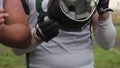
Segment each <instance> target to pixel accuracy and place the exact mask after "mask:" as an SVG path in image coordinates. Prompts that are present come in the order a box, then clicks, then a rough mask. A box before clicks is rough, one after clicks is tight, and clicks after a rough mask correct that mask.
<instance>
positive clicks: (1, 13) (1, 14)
mask: <svg viewBox="0 0 120 68" xmlns="http://www.w3.org/2000/svg"><path fill="white" fill-rule="evenodd" d="M5 17H8V13H4V9H0V24H2V23H3V22H4V21H5Z"/></svg>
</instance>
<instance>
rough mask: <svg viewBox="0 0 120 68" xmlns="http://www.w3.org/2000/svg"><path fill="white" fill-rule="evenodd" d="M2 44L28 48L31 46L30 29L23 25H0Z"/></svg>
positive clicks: (0, 40)
mask: <svg viewBox="0 0 120 68" xmlns="http://www.w3.org/2000/svg"><path fill="white" fill-rule="evenodd" d="M0 32H1V33H0V43H3V44H5V45H6V46H9V47H16V48H26V47H28V46H29V45H30V38H31V37H30V32H29V28H28V27H26V26H24V25H23V24H13V25H4V24H2V25H0Z"/></svg>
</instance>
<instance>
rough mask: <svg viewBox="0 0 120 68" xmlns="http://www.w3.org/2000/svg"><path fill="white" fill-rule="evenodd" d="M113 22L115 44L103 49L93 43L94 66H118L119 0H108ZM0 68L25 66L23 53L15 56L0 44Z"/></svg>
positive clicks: (119, 48) (111, 67) (115, 67)
mask: <svg viewBox="0 0 120 68" xmlns="http://www.w3.org/2000/svg"><path fill="white" fill-rule="evenodd" d="M110 8H112V9H113V10H114V12H113V13H112V16H113V22H114V25H115V27H116V30H117V37H116V42H115V46H114V47H113V48H112V49H110V50H108V51H105V50H103V49H101V48H100V47H99V46H98V45H97V44H96V43H94V54H95V60H94V61H95V68H120V0H110ZM0 68H26V67H25V55H22V56H15V55H14V54H13V53H12V51H11V50H10V48H8V47H5V46H2V45H1V44H0Z"/></svg>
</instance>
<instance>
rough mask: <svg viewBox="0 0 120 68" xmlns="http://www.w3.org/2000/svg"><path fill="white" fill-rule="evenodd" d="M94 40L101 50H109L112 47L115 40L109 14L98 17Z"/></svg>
mask: <svg viewBox="0 0 120 68" xmlns="http://www.w3.org/2000/svg"><path fill="white" fill-rule="evenodd" d="M95 38H96V41H97V43H98V44H99V45H100V46H101V47H102V48H103V49H110V48H111V47H113V45H114V43H115V38H116V30H115V27H114V25H113V22H112V17H111V15H110V14H109V12H108V13H105V14H104V15H103V16H101V17H99V23H98V27H97V29H96V31H95Z"/></svg>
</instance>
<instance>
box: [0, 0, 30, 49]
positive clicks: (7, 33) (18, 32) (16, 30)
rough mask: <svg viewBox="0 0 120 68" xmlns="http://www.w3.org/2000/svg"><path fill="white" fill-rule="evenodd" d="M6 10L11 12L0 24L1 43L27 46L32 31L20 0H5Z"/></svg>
mask: <svg viewBox="0 0 120 68" xmlns="http://www.w3.org/2000/svg"><path fill="white" fill-rule="evenodd" d="M4 9H5V12H6V13H8V14H9V16H8V17H7V18H6V20H5V22H4V23H3V24H1V25H0V43H2V44H4V45H6V46H9V47H15V48H27V47H28V46H29V45H30V41H31V33H30V28H29V25H28V20H27V19H26V16H25V13H24V10H23V7H22V5H21V1H20V0H12V1H11V0H4Z"/></svg>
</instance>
